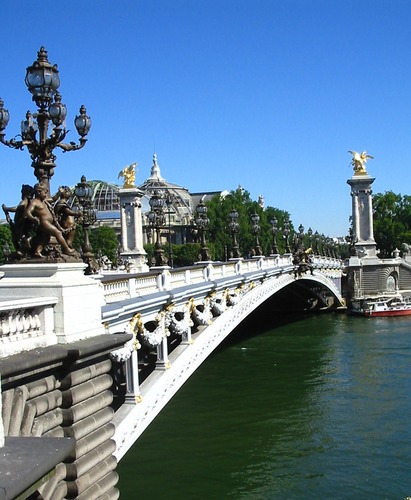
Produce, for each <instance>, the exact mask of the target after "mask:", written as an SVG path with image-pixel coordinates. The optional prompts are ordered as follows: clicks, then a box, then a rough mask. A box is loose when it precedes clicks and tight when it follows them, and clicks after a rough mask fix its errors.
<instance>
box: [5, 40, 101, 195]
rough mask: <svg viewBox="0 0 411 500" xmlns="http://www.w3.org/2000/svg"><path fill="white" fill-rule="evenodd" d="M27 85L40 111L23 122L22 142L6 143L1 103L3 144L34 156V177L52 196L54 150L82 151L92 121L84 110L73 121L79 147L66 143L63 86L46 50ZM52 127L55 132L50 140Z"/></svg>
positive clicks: (32, 68)
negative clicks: (51, 181)
mask: <svg viewBox="0 0 411 500" xmlns="http://www.w3.org/2000/svg"><path fill="white" fill-rule="evenodd" d="M25 83H26V85H27V88H28V90H29V92H30V93H31V94H32V96H33V97H32V99H33V101H34V102H35V103H36V105H37V108H38V109H37V111H36V113H34V114H32V113H31V112H30V111H28V112H27V114H26V119H25V120H23V121H22V122H21V140H16V139H15V138H13V139H11V140H6V139H5V132H4V130H5V129H6V127H7V124H8V122H9V119H10V115H9V112H8V110H7V109H5V108H4V107H3V106H4V102H3V100H1V99H0V142H2V143H3V144H4V145H6V146H8V147H10V148H14V149H23V148H24V147H26V148H27V150H28V152H29V153H30V155H31V159H32V164H31V165H32V167H33V168H34V175H35V176H36V178H37V180H38V182H39V183H43V184H44V185H46V186H47V189H48V191H49V193H50V179H51V177H52V176H53V174H54V168H55V167H56V163H55V160H56V156H55V154H54V153H53V150H54V149H55V148H60V149H62V150H63V152H66V151H75V150H77V149H81V148H82V147H83V146H84V145H85V144H86V142H87V139H86V135H87V134H88V132H89V130H90V127H91V119H90V117H89V116H87V111H86V108H85V107H84V106H81V108H80V114H79V115H78V116H76V118H75V120H74V124H75V127H76V129H77V132H78V133H79V135H80V139H79V143H78V144H75V143H74V142H70V143H69V144H66V143H63V141H64V139H65V137H66V135H67V132H68V130H66V125H65V120H66V115H67V108H66V105H65V104H63V103H62V102H61V95H60V93H59V92H58V90H57V89H58V88H59V86H60V77H59V72H58V69H57V65H54V66H52V65H51V64H50V63H49V61H48V59H47V51H46V49H45V48H44V47H41V48H40V50H39V52H38V54H37V60H36V61H34V63H33V64H32V65H31V66H29V67H28V68H27V73H26V78H25ZM50 125H51V127H52V129H51V133H50V135H49V136H48V131H49V126H50Z"/></svg>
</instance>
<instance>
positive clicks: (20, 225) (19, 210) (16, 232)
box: [2, 184, 34, 257]
mask: <svg viewBox="0 0 411 500" xmlns="http://www.w3.org/2000/svg"><path fill="white" fill-rule="evenodd" d="M33 195H34V191H33V188H32V187H31V186H29V185H28V184H23V185H22V187H21V201H20V203H19V204H18V205H17V206H15V207H6V205H5V204H4V203H3V205H2V208H3V211H4V213H5V215H6V219H7V222H8V223H9V225H10V230H11V235H12V241H13V245H14V248H15V249H16V253H17V255H18V256H19V257H23V255H24V254H25V253H26V252H27V251H28V245H29V241H30V228H31V224H30V222H29V221H28V220H27V218H26V210H27V207H28V206H29V203H30V200H31V199H32V198H33ZM10 212H12V213H14V220H12V219H11V217H10Z"/></svg>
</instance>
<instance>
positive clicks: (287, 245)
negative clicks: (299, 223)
mask: <svg viewBox="0 0 411 500" xmlns="http://www.w3.org/2000/svg"><path fill="white" fill-rule="evenodd" d="M283 235H284V238H285V253H291V248H290V239H289V238H290V222H289V221H288V220H285V221H284V229H283Z"/></svg>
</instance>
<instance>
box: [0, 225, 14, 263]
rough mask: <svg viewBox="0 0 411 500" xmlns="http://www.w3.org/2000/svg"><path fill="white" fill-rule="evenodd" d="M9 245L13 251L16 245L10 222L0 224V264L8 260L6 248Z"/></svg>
mask: <svg viewBox="0 0 411 500" xmlns="http://www.w3.org/2000/svg"><path fill="white" fill-rule="evenodd" d="M7 245H8V248H9V249H10V251H11V252H13V251H14V246H13V240H12V237H11V230H10V226H9V225H8V224H2V225H0V264H4V263H5V262H6V260H7V259H6V256H5V255H4V249H5V247H6V246H7Z"/></svg>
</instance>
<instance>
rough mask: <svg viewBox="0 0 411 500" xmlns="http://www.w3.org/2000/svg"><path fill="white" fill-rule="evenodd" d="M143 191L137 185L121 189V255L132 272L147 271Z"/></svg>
mask: <svg viewBox="0 0 411 500" xmlns="http://www.w3.org/2000/svg"><path fill="white" fill-rule="evenodd" d="M142 196H143V192H142V191H140V190H139V189H137V188H136V187H132V188H123V189H120V190H119V197H120V206H121V246H122V248H123V251H122V252H121V257H122V258H123V259H125V260H126V261H127V262H129V264H130V271H131V272H146V271H148V270H149V269H148V265H147V263H146V260H147V258H146V257H147V254H146V251H145V250H144V247H143V225H142V220H141V198H142Z"/></svg>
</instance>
